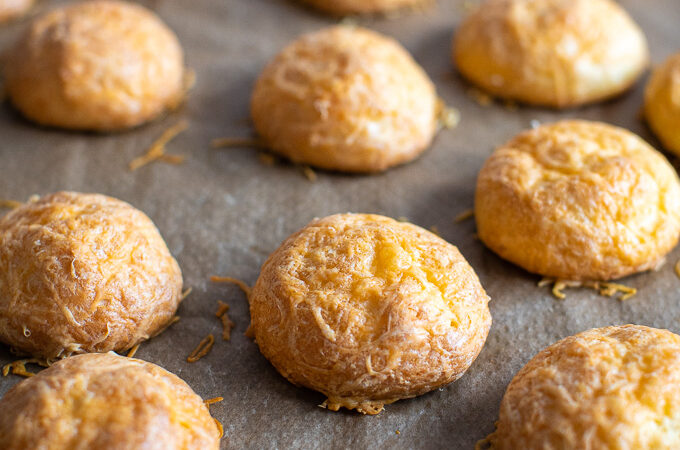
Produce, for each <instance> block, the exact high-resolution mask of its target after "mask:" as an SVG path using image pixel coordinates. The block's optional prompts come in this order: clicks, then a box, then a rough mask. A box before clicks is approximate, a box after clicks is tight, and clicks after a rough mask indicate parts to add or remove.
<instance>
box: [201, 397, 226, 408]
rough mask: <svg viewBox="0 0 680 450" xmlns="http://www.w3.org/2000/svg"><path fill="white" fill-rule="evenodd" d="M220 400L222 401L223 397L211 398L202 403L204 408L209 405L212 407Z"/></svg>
mask: <svg viewBox="0 0 680 450" xmlns="http://www.w3.org/2000/svg"><path fill="white" fill-rule="evenodd" d="M222 400H224V397H213V398H209V399H207V400H203V403H205V406H210V405H214V404H215V403H219V402H221V401H222Z"/></svg>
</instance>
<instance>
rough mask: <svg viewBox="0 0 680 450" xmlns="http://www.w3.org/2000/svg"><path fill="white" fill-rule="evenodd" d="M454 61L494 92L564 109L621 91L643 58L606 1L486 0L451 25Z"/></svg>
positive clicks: (640, 42) (630, 27) (626, 19)
mask: <svg viewBox="0 0 680 450" xmlns="http://www.w3.org/2000/svg"><path fill="white" fill-rule="evenodd" d="M453 59H454V61H455V63H456V65H457V66H458V69H459V71H460V72H461V74H463V76H465V77H466V78H468V79H469V80H470V81H472V82H473V83H475V84H477V85H479V86H480V87H482V88H483V89H485V90H486V91H488V92H490V93H491V94H493V95H496V96H498V97H503V98H509V99H514V100H519V101H522V102H525V103H532V104H537V105H544V106H550V107H556V108H564V107H570V106H576V105H581V104H583V103H589V102H594V101H598V100H602V99H605V98H608V97H612V96H615V95H617V94H619V93H621V92H623V91H625V90H626V89H628V88H629V87H630V86H631V85H632V84H633V83H634V82H635V80H637V78H638V77H639V76H640V74H641V73H642V72H643V70H644V69H645V68H646V67H647V64H648V59H649V55H648V50H647V42H646V39H645V37H644V35H643V33H642V31H641V30H640V28H639V27H638V26H637V25H636V24H635V23H634V22H633V21H632V19H631V18H630V16H628V14H627V13H626V12H625V11H624V10H623V9H622V8H621V7H620V6H619V5H618V4H617V3H615V2H614V1H612V0H487V1H485V2H484V3H483V4H482V5H481V6H480V7H479V8H478V9H477V10H476V11H475V12H473V13H472V14H471V15H470V16H469V17H468V18H467V19H466V20H465V21H464V22H463V24H462V25H461V26H460V28H459V29H458V30H457V32H456V35H455V40H454V44H453Z"/></svg>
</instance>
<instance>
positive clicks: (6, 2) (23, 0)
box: [0, 0, 34, 23]
mask: <svg viewBox="0 0 680 450" xmlns="http://www.w3.org/2000/svg"><path fill="white" fill-rule="evenodd" d="M33 3H34V0H0V23H2V22H6V21H8V20H12V19H14V18H16V17H19V16H22V15H24V13H26V11H28V10H29V9H30V8H31V6H33Z"/></svg>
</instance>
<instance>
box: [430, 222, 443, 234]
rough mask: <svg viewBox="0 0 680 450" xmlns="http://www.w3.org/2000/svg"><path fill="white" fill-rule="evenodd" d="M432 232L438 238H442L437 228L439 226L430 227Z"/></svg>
mask: <svg viewBox="0 0 680 450" xmlns="http://www.w3.org/2000/svg"><path fill="white" fill-rule="evenodd" d="M430 231H431V232H433V233H434V234H436V235H437V236H439V237H441V234H439V228H438V227H437V225H432V226H431V227H430Z"/></svg>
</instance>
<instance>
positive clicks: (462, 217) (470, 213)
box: [453, 209, 475, 223]
mask: <svg viewBox="0 0 680 450" xmlns="http://www.w3.org/2000/svg"><path fill="white" fill-rule="evenodd" d="M474 215H475V211H474V210H473V209H466V210H465V211H463V212H462V213H460V214H458V215H457V216H456V217H455V219H453V221H454V222H455V223H461V222H464V221H466V220H468V219H472V218H473V217H474Z"/></svg>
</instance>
